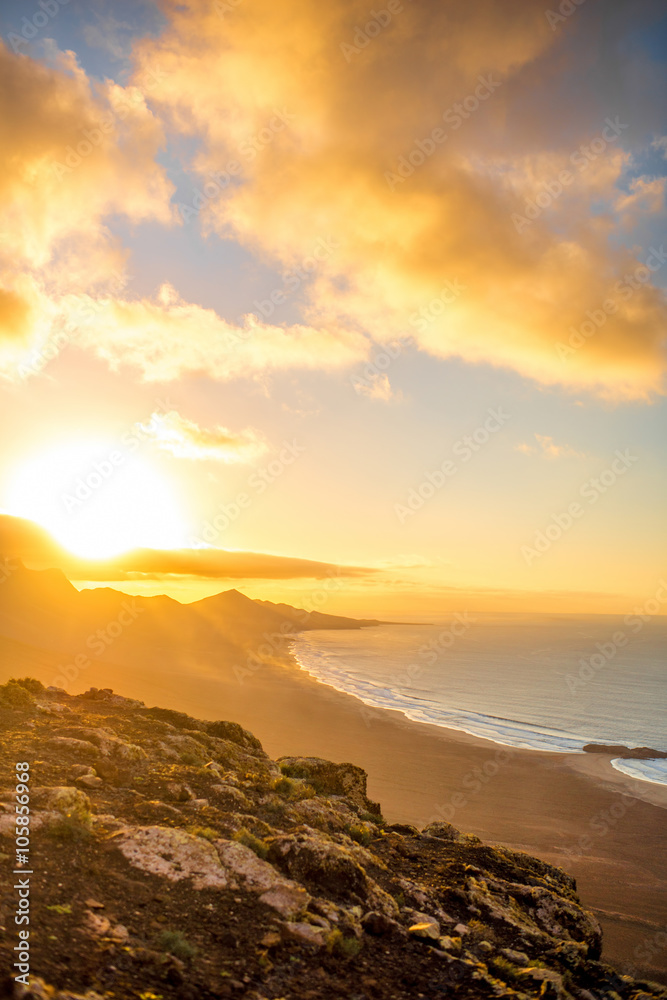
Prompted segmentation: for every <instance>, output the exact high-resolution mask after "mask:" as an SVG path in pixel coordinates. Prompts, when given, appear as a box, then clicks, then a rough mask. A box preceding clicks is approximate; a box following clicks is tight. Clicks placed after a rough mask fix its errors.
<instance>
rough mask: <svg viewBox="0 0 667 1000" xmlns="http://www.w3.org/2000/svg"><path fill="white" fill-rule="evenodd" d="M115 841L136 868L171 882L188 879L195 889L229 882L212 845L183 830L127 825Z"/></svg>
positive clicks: (220, 885)
mask: <svg viewBox="0 0 667 1000" xmlns="http://www.w3.org/2000/svg"><path fill="white" fill-rule="evenodd" d="M116 843H117V845H118V847H119V848H120V850H121V851H122V853H123V854H124V855H125V857H126V858H127V860H128V861H129V862H130V864H132V865H134V866H135V868H140V869H141V870H142V871H145V872H150V873H151V874H152V875H159V876H161V877H162V878H166V879H168V880H169V881H170V882H180V881H181V880H182V879H190V880H191V881H192V884H193V886H194V887H195V889H226V888H227V886H228V885H229V876H228V874H227V871H226V870H225V869H224V868H223V866H222V864H221V862H220V858H219V856H218V853H217V851H216V849H215V847H214V846H213V844H211V843H209V841H208V840H204V839H202V838H201V837H195V836H193V835H192V834H191V833H186V831H185V830H175V829H172V828H170V827H161V826H144V827H134V828H132V827H126V828H125V829H124V830H123V831H122V833H121V836H120V837H119V838H118V840H117V841H116ZM239 846H240V845H239Z"/></svg>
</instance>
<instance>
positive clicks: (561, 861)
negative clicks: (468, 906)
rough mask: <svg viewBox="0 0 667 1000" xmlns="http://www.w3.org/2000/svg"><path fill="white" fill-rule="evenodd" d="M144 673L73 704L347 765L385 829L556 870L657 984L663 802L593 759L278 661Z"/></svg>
mask: <svg viewBox="0 0 667 1000" xmlns="http://www.w3.org/2000/svg"><path fill="white" fill-rule="evenodd" d="M143 667H144V669H142V670H141V671H140V672H139V671H138V670H136V669H133V668H129V667H128V666H120V665H112V664H109V663H107V664H104V665H103V664H101V663H100V664H98V665H96V666H95V667H94V668H93V669H92V670H91V671H90V673H89V674H88V676H87V677H86V678H85V680H84V678H83V677H82V678H81V679H80V681H78V682H77V683H76V684H75V685H73V686H72V691H73V692H78V691H79V690H85V689H86V688H87V687H89V686H90V685H91V684H95V685H96V686H105V685H110V686H113V687H114V689H115V690H117V691H119V692H122V693H123V694H125V695H129V696H132V697H137V698H140V699H142V700H143V701H145V702H146V703H147V704H149V705H161V706H163V707H169V708H173V709H177V710H180V711H185V712H188V713H189V714H191V715H193V716H196V717H199V718H205V719H215V718H226V719H231V720H234V721H237V722H240V723H241V724H242V725H244V726H245V727H246V728H248V729H250V730H251V731H252V732H253V733H255V734H256V735H257V736H258V737H259V738H260V739H261V741H262V743H263V745H264V747H265V749H266V750H267V752H268V753H269V754H270V755H271V756H273V757H279V756H282V755H291V754H294V755H297V754H298V755H305V756H320V757H324V758H328V759H331V760H334V761H337V762H342V761H351V762H353V763H355V764H359V765H361V766H362V767H363V768H365V769H366V770H367V772H368V775H369V795H370V796H371V798H373V799H376V800H378V801H379V802H380V803H381V805H382V809H383V812H384V815H385V816H386V818H387V819H388V820H389V821H391V822H401V823H411V824H414V825H416V826H418V827H422V826H424V825H425V824H427V823H428V822H430V821H432V820H437V819H446V820H447V821H449V822H451V823H453V824H454V825H455V826H457V827H459V828H461V829H462V830H465V831H467V832H471V833H475V834H477V835H478V836H480V837H481V838H482V839H484V840H487V841H490V842H492V843H494V844H503V845H507V846H511V847H513V848H516V849H519V850H524V851H527V852H529V853H531V854H535V855H537V856H538V857H540V858H543V859H544V860H547V861H549V862H551V863H553V864H556V865H559V866H561V867H563V868H564V869H566V870H567V871H568V872H570V873H571V874H572V875H574V876H575V877H576V878H577V881H578V888H579V892H580V895H581V898H582V901H583V903H584V905H585V906H586V907H587V908H588V909H591V910H593V911H594V912H595V914H596V916H597V917H598V919H599V920H600V922H601V924H602V926H603V929H604V934H605V957H606V958H607V959H608V960H609V961H611V962H613V963H615V964H616V965H617V966H618V967H619V968H620V969H622V970H624V971H626V970H627V971H628V972H629V971H631V970H632V971H634V973H635V974H636V975H643V976H646V977H651V978H654V979H660V980H661V981H667V948H666V947H665V943H666V939H665V936H664V929H665V927H666V926H667V858H666V854H665V850H664V847H665V840H666V835H667V823H666V820H667V814H666V812H665V810H666V809H667V788H662V787H661V786H659V785H656V784H651V783H649V782H637V781H633V780H632V779H631V778H629V777H627V776H626V775H623V774H621V773H620V772H618V771H615V770H614V769H613V768H612V767H611V764H609V762H608V761H607V760H606V759H603V758H601V757H597V756H591V755H588V754H559V753H548V752H540V751H532V750H530V751H524V750H513V749H512V748H509V747H503V746H500V745H498V744H496V743H493V742H490V741H487V740H484V739H480V738H477V737H473V736H469V735H467V734H465V733H462V732H459V731H454V730H449V729H442V728H439V727H436V726H429V725H422V724H418V723H414V722H411V721H410V720H408V719H407V718H406V717H405V716H403V715H402V714H401V713H399V712H392V711H386V710H376V709H369V708H367V707H366V706H365V705H363V704H362V703H361V702H360V701H358V700H357V699H356V698H354V697H351V696H349V695H346V694H342V693H340V692H338V691H336V690H334V689H333V688H330V687H328V686H326V685H323V684H321V683H319V682H317V681H315V680H313V679H312V678H311V677H310V676H308V675H307V674H306V673H305V672H304V671H302V670H300V669H299V667H298V665H297V664H296V662H295V661H294V660H293V659H292V658H291V656H290V655H289V654H288V653H285V655H284V656H282V657H281V658H280V659H279V660H278V661H276V662H274V663H273V664H271V665H267V666H263V667H261V668H259V669H253V670H251V671H246V670H245V669H243V670H242V671H241V673H242V674H243V676H241V677H240V679H239V670H238V666H237V665H233V664H230V663H220V662H218V663H216V664H215V665H212V664H211V663H207V664H206V665H203V664H202V663H201V662H200V663H199V664H196V665H191V668H190V673H185V672H183V671H182V670H179V669H176V667H175V666H169V665H167V663H165V661H163V662H162V669H159V668H158V667H157V664H156V663H155V662H153V663H152V664H151V665H150V666H148V664H147V663H146V661H144V664H143ZM235 668H236V669H235ZM43 679H44V680H47V677H46V674H45V676H44V678H43Z"/></svg>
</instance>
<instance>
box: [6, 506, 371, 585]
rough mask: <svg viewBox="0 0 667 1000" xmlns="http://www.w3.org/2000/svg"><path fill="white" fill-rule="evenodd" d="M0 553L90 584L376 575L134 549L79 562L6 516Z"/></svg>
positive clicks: (278, 559) (36, 529) (217, 552)
mask: <svg viewBox="0 0 667 1000" xmlns="http://www.w3.org/2000/svg"><path fill="white" fill-rule="evenodd" d="M0 553H1V554H2V557H3V558H4V559H5V560H9V563H10V564H11V563H12V562H15V561H16V560H22V561H25V562H27V563H28V564H29V565H30V566H31V567H32V568H35V569H44V568H49V569H52V568H56V569H62V570H63V572H65V573H66V574H67V576H68V577H69V578H70V579H72V580H90V581H93V580H97V581H101V580H135V579H141V578H146V579H160V578H162V577H172V578H176V577H184V578H185V577H188V578H189V577H201V578H207V579H220V580H231V579H236V580H250V579H256V580H298V579H314V580H323V579H327V578H329V577H338V576H340V577H345V578H348V577H350V578H351V577H366V576H369V575H372V574H374V573H375V572H377V571H376V570H374V569H371V568H365V567H362V566H337V565H334V564H333V563H326V562H318V561H315V560H312V559H300V558H294V557H291V556H277V555H267V554H264V553H259V552H237V551H226V550H225V549H213V548H201V549H176V550H163V549H159V550H158V549H136V550H135V551H132V552H126V553H124V554H123V555H120V556H117V557H115V558H113V559H96V560H91V559H81V558H79V557H76V556H73V555H72V554H71V553H69V552H66V551H65V550H64V549H62V548H61V547H60V546H58V545H57V544H56V543H55V542H54V541H53V539H52V538H51V536H50V535H49V534H48V532H46V531H45V530H44V529H43V528H41V527H40V526H38V525H36V524H35V523H34V522H32V521H28V520H25V519H23V518H19V517H11V516H8V515H0ZM0 568H1V564H0ZM8 568H9V569H11V566H9V567H8Z"/></svg>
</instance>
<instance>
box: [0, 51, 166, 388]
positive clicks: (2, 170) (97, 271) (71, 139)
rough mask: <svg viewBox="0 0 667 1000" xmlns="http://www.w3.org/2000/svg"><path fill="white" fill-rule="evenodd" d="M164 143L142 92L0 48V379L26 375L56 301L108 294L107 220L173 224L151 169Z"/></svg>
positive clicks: (56, 317) (161, 180) (57, 61)
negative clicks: (73, 294)
mask: <svg viewBox="0 0 667 1000" xmlns="http://www.w3.org/2000/svg"><path fill="white" fill-rule="evenodd" d="M163 141H164V133H163V129H162V126H161V124H160V123H159V121H158V120H157V118H156V117H155V115H154V114H153V113H152V112H151V111H150V110H149V108H148V106H147V103H146V100H145V97H144V94H143V93H142V91H141V90H140V88H139V87H137V86H129V87H125V88H124V87H120V86H118V85H117V84H114V83H111V82H107V83H104V84H96V85H93V84H92V83H91V81H90V80H89V79H88V77H87V76H86V74H85V73H84V72H83V71H82V70H81V69H80V67H79V66H78V65H77V63H76V61H75V57H74V55H73V54H72V53H64V54H63V53H60V54H57V55H56V57H55V58H54V65H52V66H49V65H46V64H44V63H41V62H38V61H36V60H34V59H32V58H30V57H29V56H27V55H18V54H13V53H12V52H10V51H9V50H8V49H7V47H6V46H5V45H4V43H3V42H2V41H0V204H1V205H2V209H1V210H0V217H1V218H0V225H1V228H2V241H1V242H0V288H1V289H2V291H1V292H0V299H1V301H0V324H1V328H0V370H1V371H2V373H3V374H5V375H10V376H11V375H12V373H13V372H14V371H15V369H16V367H17V366H21V365H23V366H24V367H26V366H27V369H28V370H34V365H33V367H32V368H31V367H30V366H31V364H32V362H31V360H30V352H31V351H32V352H33V353H34V352H39V351H40V350H42V349H43V348H44V346H45V344H46V343H47V340H48V338H49V336H50V335H51V334H53V333H54V331H55V332H57V330H58V329H62V327H63V324H64V320H63V318H62V316H61V315H60V309H59V300H60V297H61V296H62V295H63V294H65V293H66V292H68V291H69V290H74V289H76V290H77V291H81V289H90V290H92V289H100V288H105V287H107V286H108V284H109V276H110V275H113V274H114V273H117V272H122V270H123V268H124V261H125V252H124V251H123V249H122V247H121V246H120V244H119V243H118V242H117V241H116V240H114V239H113V238H112V237H111V234H110V233H109V231H108V230H107V228H106V225H105V218H106V217H107V216H108V215H110V214H111V213H120V214H122V215H124V216H126V217H127V218H129V219H131V220H133V221H140V220H144V219H156V220H158V221H160V222H163V223H169V222H171V221H173V220H174V219H175V215H174V213H173V209H172V208H171V206H170V197H171V193H172V185H171V183H170V182H169V181H168V179H167V177H166V175H165V173H164V170H163V168H162V167H161V166H160V165H159V164H158V163H157V162H156V154H157V153H158V151H159V149H160V147H161V146H162V144H163ZM54 324H55V326H54ZM17 334H20V336H18V337H17ZM17 340H20V341H21V344H22V345H23V347H24V348H25V350H22V351H19V350H17V347H18V344H17ZM7 341H11V343H10V344H7ZM7 348H9V349H7ZM28 348H29V349H30V350H28Z"/></svg>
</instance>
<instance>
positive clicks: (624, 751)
mask: <svg viewBox="0 0 667 1000" xmlns="http://www.w3.org/2000/svg"><path fill="white" fill-rule="evenodd" d="M583 749H584V751H585V752H586V753H603V754H607V755H608V756H609V757H621V758H623V759H625V760H632V759H635V760H663V759H664V758H665V757H667V752H666V751H664V750H652V749H651V748H650V747H634V748H631V747H626V746H625V745H624V744H622V743H587V744H586V746H585V747H584V748H583Z"/></svg>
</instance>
